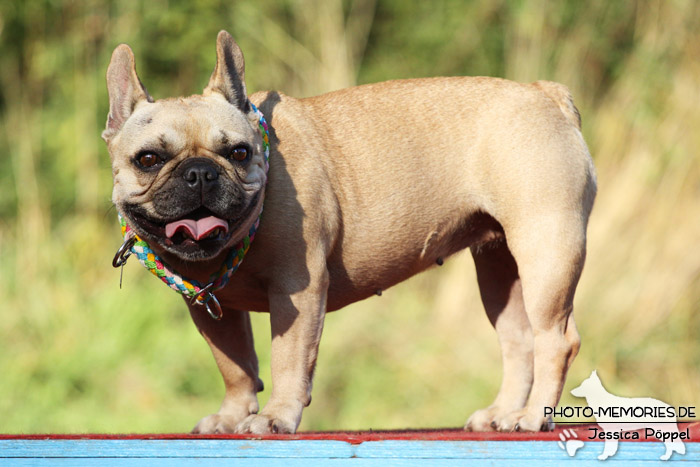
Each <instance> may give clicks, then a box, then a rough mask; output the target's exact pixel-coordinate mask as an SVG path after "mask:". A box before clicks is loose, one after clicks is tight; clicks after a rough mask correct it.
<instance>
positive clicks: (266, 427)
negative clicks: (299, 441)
mask: <svg viewBox="0 0 700 467" xmlns="http://www.w3.org/2000/svg"><path fill="white" fill-rule="evenodd" d="M296 428H297V427H296V423H294V422H289V421H285V420H282V419H279V418H275V417H270V416H268V415H263V414H259V415H258V414H254V415H249V416H248V417H247V418H246V419H245V420H243V421H242V422H241V423H239V424H238V426H236V433H241V434H248V433H250V434H254V435H269V434H287V433H288V434H291V433H294V432H295V431H296Z"/></svg>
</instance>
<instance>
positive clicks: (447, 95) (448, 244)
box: [102, 31, 596, 434]
mask: <svg viewBox="0 0 700 467" xmlns="http://www.w3.org/2000/svg"><path fill="white" fill-rule="evenodd" d="M216 56H217V59H216V66H215V69H214V71H213V73H212V75H211V78H210V80H209V83H208V85H207V87H206V88H205V89H204V91H203V93H202V94H201V95H193V96H190V97H184V98H169V99H163V100H158V101H154V100H153V99H152V98H151V97H150V95H149V94H148V92H147V91H146V88H145V87H144V86H143V84H142V83H141V81H140V80H139V77H138V75H137V73H136V68H135V65H134V63H135V60H134V55H133V53H132V51H131V49H130V48H129V47H128V46H127V45H125V44H122V45H119V46H118V47H117V48H116V49H115V50H114V53H113V55H112V59H111V61H110V64H109V67H108V70H107V88H108V91H109V103H110V110H109V116H108V119H107V124H106V129H105V130H104V132H103V134H102V136H103V139H104V140H105V141H106V143H107V146H108V149H109V153H110V157H111V163H112V171H113V178H114V187H113V194H112V201H113V203H114V205H115V206H116V208H117V210H118V212H119V213H120V215H121V216H122V217H123V219H124V221H125V223H126V224H128V226H129V228H130V229H131V230H133V231H134V232H135V234H136V235H137V236H138V238H140V239H141V240H143V241H145V242H147V243H148V245H150V248H152V250H153V252H154V254H157V255H159V256H160V257H161V258H162V259H163V261H165V262H167V263H168V265H169V266H170V268H172V269H173V270H175V271H180V272H183V273H186V276H187V278H191V279H192V280H196V281H201V282H202V283H207V280H208V278H209V276H210V274H211V273H212V272H213V271H215V270H217V269H218V268H219V267H220V266H221V264H222V262H224V261H225V258H227V257H228V256H227V255H229V254H230V252H231V251H232V248H235V245H237V244H238V243H237V242H241V238H244V237H246V235H249V234H250V232H251V231H252V228H253V227H256V226H257V231H256V233H255V237H254V241H253V242H252V243H250V245H249V249H248V251H247V253H246V254H245V260H244V261H243V262H242V263H240V264H239V265H240V267H239V268H238V270H237V271H236V273H235V275H233V276H232V277H231V280H230V282H228V284H227V285H226V286H225V287H224V288H222V289H221V290H218V291H216V293H215V297H216V300H215V301H216V304H217V305H216V306H215V307H214V308H216V309H218V311H216V312H215V314H216V315H215V317H217V318H221V319H220V320H218V321H217V320H214V319H211V318H210V317H209V316H208V314H207V313H206V312H205V307H204V306H202V303H205V304H206V305H207V306H206V309H207V310H209V305H210V304H212V303H214V300H212V301H209V300H208V299H209V298H211V296H209V295H207V300H206V301H205V300H203V299H202V298H203V296H204V295H200V296H199V299H197V300H195V301H194V302H191V301H188V307H189V311H190V314H191V316H192V318H193V320H194V322H195V324H196V326H197V327H198V328H199V330H200V332H201V333H202V335H203V336H204V338H205V340H206V341H207V342H208V343H209V345H210V346H211V350H212V352H213V354H214V358H215V359H216V362H217V364H218V367H219V369H220V370H221V373H222V375H223V379H224V382H225V386H226V395H225V397H224V400H223V403H222V405H221V408H220V410H219V411H218V412H217V413H215V414H213V415H209V416H207V417H205V418H203V419H202V420H201V421H200V422H199V423H198V424H197V425H196V427H195V428H194V432H195V433H231V432H233V433H255V434H266V433H294V432H295V430H296V429H297V427H298V426H299V423H300V420H301V415H302V410H303V408H304V407H305V406H307V405H308V404H309V403H310V402H311V386H312V379H313V374H314V366H315V363H316V357H317V352H318V345H319V340H320V338H321V330H322V328H323V322H324V317H325V314H326V312H328V311H333V310H337V309H339V308H342V307H344V306H345V305H348V304H350V303H353V302H356V301H358V300H362V299H364V298H367V297H369V296H371V295H374V294H375V293H379V292H380V291H381V290H383V289H386V288H388V287H391V286H392V285H394V284H396V283H398V282H401V281H403V280H405V279H407V278H409V277H411V276H413V275H415V274H417V273H419V272H421V271H423V270H425V269H427V268H429V267H430V266H433V265H435V264H436V263H438V264H441V263H442V261H443V258H446V257H448V256H449V255H451V254H453V253H455V252H457V251H460V250H462V249H464V248H467V247H470V249H471V253H472V255H473V257H474V262H475V264H476V270H477V276H478V284H479V287H480V292H481V298H482V301H483V304H484V307H485V309H486V313H487V315H488V318H489V319H490V321H491V323H492V324H493V326H494V327H495V329H496V332H497V334H498V338H499V341H500V345H501V348H502V353H503V365H504V373H503V381H502V386H501V389H500V391H499V392H498V395H497V397H496V399H495V401H494V402H493V404H492V405H490V406H489V407H487V408H485V409H482V410H479V411H477V412H475V413H474V414H473V415H472V416H471V417H470V418H469V419H468V420H467V422H466V425H465V428H466V429H468V430H475V431H491V430H500V431H512V430H522V431H538V430H541V429H549V428H551V426H552V422H551V419H547V418H545V417H543V407H544V406H555V405H556V404H557V402H558V400H559V397H560V395H561V392H562V387H563V384H564V380H565V377H566V372H567V370H568V368H569V366H570V365H571V362H572V360H573V359H574V357H575V356H576V354H577V352H578V349H579V345H580V339H579V336H578V333H577V330H576V326H575V323H574V318H573V314H572V308H573V297H574V290H575V288H576V285H577V283H578V280H579V277H580V274H581V271H582V268H583V264H584V259H585V255H586V227H587V223H588V219H589V216H590V213H591V209H592V207H593V202H594V198H595V193H596V178H595V171H594V167H593V163H592V160H591V156H590V154H589V151H588V149H587V146H586V144H585V142H584V139H583V137H582V134H581V125H580V117H579V114H578V110H577V109H576V107H575V106H574V104H573V101H572V98H571V95H570V93H569V91H568V90H567V89H566V88H565V87H564V86H563V85H560V84H557V83H553V82H545V81H538V82H536V83H533V84H520V83H515V82H511V81H507V80H503V79H497V78H485V77H449V78H425V79H408V80H397V81H389V82H383V83H377V84H368V85H363V86H357V87H352V88H348V89H343V90H340V91H336V92H331V93H328V94H324V95H321V96H317V97H311V98H306V99H295V98H292V97H289V96H286V95H284V94H282V93H279V92H257V93H255V94H252V95H250V96H248V94H247V91H246V85H245V66H244V58H243V54H242V52H241V50H240V48H239V46H238V44H236V42H235V41H234V40H233V38H232V37H231V35H230V34H228V33H227V32H226V31H221V32H220V33H219V34H218V37H217V43H216ZM258 109H259V111H260V112H261V113H262V115H263V116H264V119H265V120H266V124H267V128H268V129H269V172H267V171H266V166H267V162H266V161H265V152H266V148H265V140H264V138H267V137H268V136H267V131H263V125H262V123H261V122H262V120H261V119H260V116H259V115H258ZM261 212H262V215H261ZM258 221H259V225H258V224H257V222H258ZM246 238H247V237H246ZM244 243H245V242H244ZM212 295H214V294H212ZM212 306H213V305H212ZM249 311H258V312H268V313H269V315H270V322H271V330H272V343H271V373H272V393H271V396H270V399H269V402H268V403H267V404H266V406H265V407H264V408H263V409H262V410H260V411H259V406H258V401H257V394H256V393H257V392H258V391H260V390H262V382H261V381H260V379H259V378H258V362H257V357H256V355H255V351H254V348H253V337H252V333H251V326H250V319H249V315H248V312H249ZM210 312H211V310H210ZM465 331H466V330H465Z"/></svg>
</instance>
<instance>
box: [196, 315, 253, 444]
mask: <svg viewBox="0 0 700 467" xmlns="http://www.w3.org/2000/svg"><path fill="white" fill-rule="evenodd" d="M190 314H191V315H192V320H193V321H194V322H195V324H196V325H197V328H198V329H199V332H200V333H202V336H204V339H206V341H207V343H208V344H209V346H210V347H211V351H212V353H213V354H214V359H215V360H216V364H217V365H218V367H219V370H220V371H221V375H222V376H223V378H224V384H225V386H226V396H225V397H224V401H223V403H222V404H221V408H220V409H219V411H218V412H217V413H215V414H212V415H209V416H207V417H204V418H203V419H202V420H200V422H199V423H198V424H197V426H196V427H195V428H194V430H192V432H193V433H202V434H210V433H233V432H234V430H235V428H236V426H237V425H238V424H239V423H240V422H241V421H242V420H243V419H245V418H246V417H247V416H248V415H250V414H252V413H257V412H258V398H257V394H256V393H257V392H258V391H261V390H262V381H260V380H259V379H258V359H257V356H256V355H255V347H254V346H253V332H252V329H251V326H250V315H249V313H248V312H246V311H238V310H225V312H224V315H223V317H222V318H221V320H220V321H214V320H213V319H211V317H210V316H209V314H208V313H207V312H206V311H204V309H203V308H202V307H201V306H198V305H195V306H190Z"/></svg>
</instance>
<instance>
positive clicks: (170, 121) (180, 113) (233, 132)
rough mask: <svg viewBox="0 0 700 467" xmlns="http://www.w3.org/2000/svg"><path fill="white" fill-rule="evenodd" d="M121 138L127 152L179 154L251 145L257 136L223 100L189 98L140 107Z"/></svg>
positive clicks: (213, 97)
mask: <svg viewBox="0 0 700 467" xmlns="http://www.w3.org/2000/svg"><path fill="white" fill-rule="evenodd" d="M122 137H123V138H120V139H122V141H121V142H122V144H125V145H126V146H127V148H125V149H127V150H139V149H140V148H142V147H144V146H153V148H154V149H155V148H157V147H165V146H169V147H170V148H171V149H172V150H173V151H174V152H179V151H181V150H183V149H184V146H185V145H192V144H194V145H201V146H205V147H218V146H228V145H235V144H238V143H242V142H251V141H253V139H254V138H255V137H256V132H255V130H254V127H253V125H251V123H250V122H249V121H248V119H247V118H246V117H245V115H243V114H242V113H241V112H240V111H239V110H238V109H237V108H236V107H234V106H232V105H231V104H229V103H228V102H227V101H226V100H225V99H223V98H219V97H218V96H207V97H203V96H191V97H185V98H176V99H164V100H159V101H156V102H154V103H148V102H144V103H142V104H141V105H139V106H138V107H137V108H136V109H135V111H134V113H133V114H132V115H131V117H130V118H129V120H128V121H127V122H126V123H125V125H124V128H123V129H122ZM125 139H126V140H125ZM132 146H133V147H132Z"/></svg>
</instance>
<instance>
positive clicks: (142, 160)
mask: <svg viewBox="0 0 700 467" xmlns="http://www.w3.org/2000/svg"><path fill="white" fill-rule="evenodd" d="M136 162H137V164H138V165H139V167H141V168H144V169H150V168H152V167H155V166H156V165H158V164H160V163H161V162H162V160H161V158H160V157H159V156H158V155H157V154H154V153H152V152H144V153H141V154H139V155H137V156H136Z"/></svg>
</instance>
